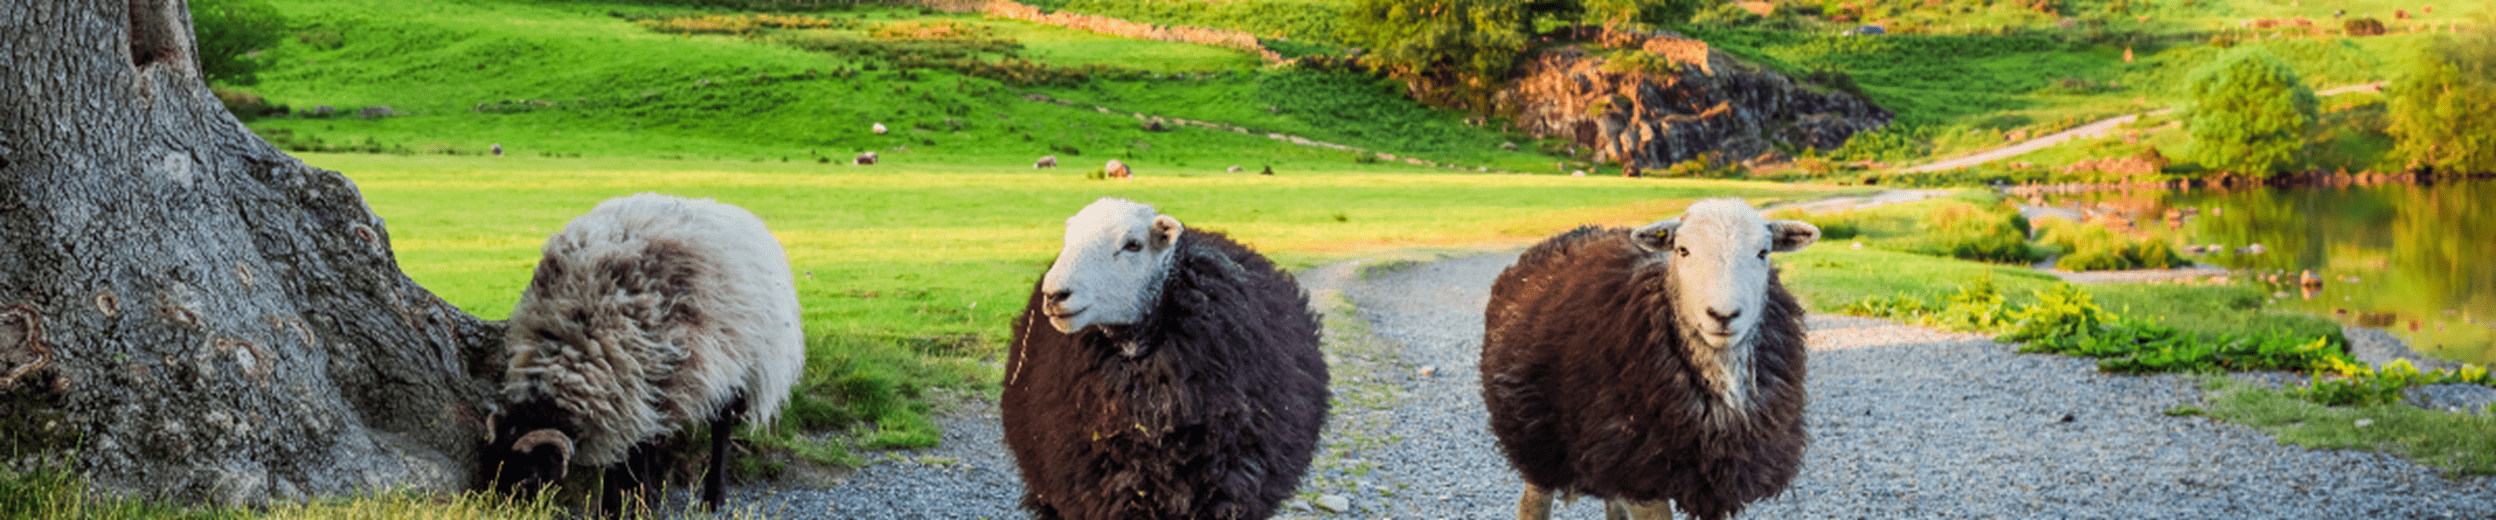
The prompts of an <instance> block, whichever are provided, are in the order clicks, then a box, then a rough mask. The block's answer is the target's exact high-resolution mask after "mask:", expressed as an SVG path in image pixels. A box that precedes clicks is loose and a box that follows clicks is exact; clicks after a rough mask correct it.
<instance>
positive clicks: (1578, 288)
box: [1481, 227, 1809, 519]
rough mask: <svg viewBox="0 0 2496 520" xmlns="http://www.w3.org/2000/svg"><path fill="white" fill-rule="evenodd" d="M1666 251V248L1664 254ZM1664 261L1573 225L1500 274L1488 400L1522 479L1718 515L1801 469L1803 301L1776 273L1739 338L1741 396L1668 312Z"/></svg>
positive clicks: (1623, 234)
mask: <svg viewBox="0 0 2496 520" xmlns="http://www.w3.org/2000/svg"><path fill="white" fill-rule="evenodd" d="M1666 250H1667V251H1669V250H1670V249H1669V248H1667V249H1666ZM1669 266H1670V263H1669V262H1668V261H1664V260H1662V259H1657V258H1651V257H1650V256H1649V254H1648V253H1645V252H1643V251H1641V250H1640V249H1639V248H1638V246H1636V245H1635V244H1634V243H1633V242H1632V239H1631V237H1630V230H1628V229H1622V228H1613V229H1598V228H1593V227H1586V228H1579V229H1577V230H1575V231H1571V232H1569V233H1566V234H1563V235H1561V236H1558V237H1554V238H1552V239H1550V240H1547V241H1544V242H1543V243H1541V244H1538V245H1536V246H1534V248H1532V249H1530V250H1528V251H1526V253H1525V254H1524V255H1523V257H1521V258H1520V259H1518V261H1517V264H1516V265H1515V266H1512V267H1510V268H1508V270H1507V271H1506V272H1503V273H1500V276H1499V279H1498V281H1497V282H1495V284H1494V285H1493V286H1492V289H1491V301H1490V306H1489V308H1488V309H1487V311H1486V313H1485V317H1484V319H1485V322H1486V328H1487V331H1486V336H1485V337H1484V339H1483V346H1482V365H1481V367H1482V382H1483V388H1482V400H1483V401H1484V402H1485V404H1487V405H1488V406H1489V408H1490V412H1491V431H1492V433H1494V434H1496V435H1497V436H1498V438H1499V444H1500V449H1501V451H1503V452H1505V453H1506V454H1507V456H1508V460H1509V464H1510V465H1512V466H1514V467H1515V468H1516V469H1517V471H1518V473H1520V474H1522V476H1523V477H1524V478H1525V480H1526V482H1528V483H1531V484H1534V485H1537V486H1542V487H1544V488H1546V489H1549V490H1552V491H1555V492H1561V493H1575V494H1583V495H1591V496H1595V497H1601V498H1605V499H1614V500H1626V501H1630V502H1640V503H1656V502H1659V501H1663V500H1671V501H1673V503H1674V504H1675V505H1677V506H1679V507H1680V508H1681V510H1682V511H1683V512H1684V513H1686V514H1688V515H1690V516H1691V517H1693V518H1701V519H1713V518H1725V517H1728V516H1731V515H1733V514H1734V513H1736V512H1739V511H1741V509H1742V507H1743V506H1744V505H1745V504H1747V503H1749V502H1751V501H1754V500H1758V499H1761V498H1765V497H1769V496H1773V495H1776V494H1777V493H1779V492H1782V491H1784V489H1785V486H1786V484H1787V483H1788V482H1790V481H1792V480H1793V478H1794V475H1795V474H1796V472H1797V471H1799V470H1800V469H1801V465H1802V455H1803V446H1804V442H1805V440H1806V439H1805V434H1804V431H1803V406H1804V404H1805V403H1806V402H1807V401H1808V400H1809V397H1808V396H1807V395H1806V394H1805V393H1804V387H1803V378H1804V375H1805V373H1804V372H1805V367H1804V361H1805V359H1804V356H1805V355H1804V348H1803V347H1804V345H1803V339H1804V337H1803V309H1802V306H1801V305H1800V304H1799V303H1796V302H1795V300H1794V296H1793V295H1792V294H1789V293H1787V292H1786V290H1785V287H1784V285H1783V284H1782V283H1780V282H1778V281H1777V280H1776V276H1775V274H1774V273H1773V272H1771V273H1770V275H1769V284H1768V287H1767V288H1766V290H1767V291H1768V294H1767V300H1766V302H1765V303H1764V304H1763V305H1762V307H1763V311H1764V314H1763V315H1762V316H1761V317H1760V318H1761V321H1760V322H1759V325H1758V329H1757V331H1756V332H1755V333H1754V335H1753V336H1752V337H1751V339H1750V340H1749V344H1750V348H1752V349H1753V351H1752V353H1751V356H1750V361H1749V370H1748V372H1749V374H1748V375H1749V377H1751V378H1752V383H1753V384H1751V385H1746V386H1747V387H1748V392H1749V394H1750V395H1749V399H1748V401H1749V406H1747V407H1742V406H1735V405H1733V404H1732V403H1728V402H1727V401H1728V400H1726V399H1724V398H1723V397H1722V396H1719V395H1716V394H1715V393H1714V392H1711V391H1710V390H1709V385H1708V384H1707V383H1706V382H1705V381H1704V379H1705V377H1706V372H1708V371H1709V370H1710V368H1711V367H1712V366H1714V365H1715V362H1714V361H1713V360H1710V359H1705V357H1706V356H1710V355H1712V353H1709V352H1708V351H1707V350H1706V349H1703V348H1700V347H1698V346H1697V344H1698V343H1699V341H1698V339H1697V338H1696V337H1695V336H1694V334H1695V332H1694V330H1695V327H1693V326H1692V325H1691V324H1686V323H1681V322H1680V321H1679V320H1676V319H1675V316H1678V315H1681V313H1676V312H1673V308H1672V306H1673V305H1674V301H1675V299H1676V295H1677V293H1678V288H1676V287H1674V286H1673V284H1671V283H1670V282H1669V281H1668V280H1669V278H1670V277H1668V276H1666V269H1669Z"/></svg>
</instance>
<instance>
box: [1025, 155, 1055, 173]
mask: <svg viewBox="0 0 2496 520" xmlns="http://www.w3.org/2000/svg"><path fill="white" fill-rule="evenodd" d="M1056 167H1057V156H1055V155H1048V156H1042V157H1040V161H1039V162H1035V163H1031V169H1034V170H1037V169H1041V168H1056Z"/></svg>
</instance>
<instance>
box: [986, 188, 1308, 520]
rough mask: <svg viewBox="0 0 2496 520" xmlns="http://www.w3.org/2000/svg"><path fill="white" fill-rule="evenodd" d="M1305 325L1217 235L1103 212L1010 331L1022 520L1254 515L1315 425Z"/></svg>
mask: <svg viewBox="0 0 2496 520" xmlns="http://www.w3.org/2000/svg"><path fill="white" fill-rule="evenodd" d="M1317 345H1318V322H1317V316H1316V315H1315V314H1314V313H1312V312H1310V311H1309V305H1308V295H1307V294H1306V293H1303V292H1301V290H1300V287H1299V285H1298V284H1296V283H1294V282H1293V281H1292V276H1291V274H1290V273H1286V272H1284V271H1283V270H1282V269H1280V268H1277V267H1275V266H1274V264H1273V263H1272V262H1269V261H1267V260H1266V258H1265V257H1264V256H1262V255H1258V254H1257V253H1256V252H1254V251H1250V250H1248V248H1246V247H1243V246H1240V245H1239V244H1238V243H1236V242H1232V241H1231V240H1230V239H1229V238H1228V237H1225V236H1223V235H1222V234H1221V233H1215V232H1210V231H1204V230H1198V229H1188V228H1186V227H1185V226H1182V225H1181V224H1179V221H1178V219H1175V218H1171V217H1170V216H1168V215H1161V214H1158V213H1157V212H1155V211H1154V210H1153V208H1152V207H1151V206H1146V205H1143V204H1137V203H1134V202H1129V201H1125V200H1119V199H1113V198H1104V199H1101V200H1099V201H1097V202H1094V203H1092V204H1091V205H1090V206H1086V207H1084V208H1083V211H1081V212H1079V213H1076V214H1075V216H1074V217H1073V218H1069V219H1067V220H1066V243H1065V248H1064V249H1063V250H1062V251H1061V252H1059V254H1058V257H1057V261H1056V262H1054V263H1053V264H1052V265H1050V267H1049V270H1048V272H1047V274H1045V275H1044V276H1042V277H1041V279H1040V281H1039V283H1038V284H1037V286H1036V287H1033V290H1032V292H1031V297H1030V299H1029V301H1028V302H1027V303H1026V304H1025V307H1024V308H1023V313H1022V316H1021V317H1020V318H1018V319H1017V320H1015V323H1014V343H1012V344H1011V347H1010V349H1009V350H1008V352H1007V353H1006V359H1007V361H1006V367H1005V371H1006V379H1005V391H1004V395H1003V398H1002V402H1001V403H999V405H1000V407H1001V408H1002V409H1003V410H1004V413H1005V417H1004V422H1005V443H1006V446H1007V447H1008V448H1010V449H1011V450H1012V451H1013V453H1014V459H1015V462H1016V464H1018V465H1019V467H1020V468H1021V469H1022V475H1023V485H1024V492H1023V501H1022V506H1023V508H1025V509H1027V510H1030V511H1031V513H1032V516H1033V517H1034V518H1041V519H1053V518H1080V519H1095V518H1097V519H1109V518H1118V519H1125V518H1222V519H1256V518H1265V517H1267V516H1270V515H1272V514H1273V513H1274V509H1275V506H1276V505H1277V504H1279V503H1281V502H1282V501H1283V500H1284V499H1286V498H1289V497H1290V496H1291V494H1292V491H1293V490H1294V489H1297V488H1298V487H1299V484H1300V477H1301V474H1302V473H1303V472H1305V471H1307V469H1308V465H1309V459H1310V457H1311V456H1312V455H1315V454H1316V450H1317V436H1318V431H1319V430H1320V429H1321V428H1323V427H1324V426H1325V423H1326V410H1327V396H1328V392H1327V390H1326V382H1327V375H1326V362H1325V359H1324V355H1323V354H1322V353H1320V352H1319V351H1318V348H1317Z"/></svg>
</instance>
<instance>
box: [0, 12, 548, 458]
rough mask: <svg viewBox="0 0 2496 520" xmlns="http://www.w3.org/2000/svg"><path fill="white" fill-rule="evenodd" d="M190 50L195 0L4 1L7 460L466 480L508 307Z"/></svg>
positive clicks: (0, 76)
mask: <svg viewBox="0 0 2496 520" xmlns="http://www.w3.org/2000/svg"><path fill="white" fill-rule="evenodd" d="M195 48H196V40H195V39H194V38H193V37H192V33H191V30H190V15H189V9H188V6H187V2H186V1H185V0H0V443H6V444H8V445H7V446H0V456H6V457H15V458H18V459H19V460H23V459H24V458H25V457H30V456H38V455H47V454H48V455H52V456H61V455H66V454H74V456H75V459H74V460H75V464H76V468H77V469H78V470H80V471H82V472H84V473H86V474H87V475H88V476H89V477H90V478H92V479H93V481H94V483H95V484H96V485H97V486H98V487H99V488H101V489H103V490H108V491H111V492H116V493H128V494H139V495H147V496H161V497H171V498H175V499H180V500H188V501H208V502H215V503H223V504H254V503H261V502H265V501H269V500H280V499H292V498H298V497H303V496H309V495H332V494H343V493H354V492H360V491H367V490H372V489H377V488H404V487H416V488H425V489H458V488H463V487H467V486H469V485H472V484H474V483H475V481H476V475H475V473H476V470H475V468H474V461H475V459H476V457H475V455H474V452H475V449H476V445H477V444H478V443H479V437H480V436H481V435H482V434H483V431H484V430H483V425H482V423H481V420H480V418H481V414H483V413H484V412H485V410H486V409H487V408H486V407H487V406H489V403H490V402H491V385H492V381H493V380H495V379H497V378H498V376H497V375H496V374H495V373H494V372H496V371H495V370H493V369H492V367H494V366H496V363H495V360H494V359H493V358H494V356H496V355H497V354H498V353H499V352H501V350H502V346H501V339H500V338H501V331H500V328H501V324H500V323H495V322H486V321H482V320H479V319H477V318H476V317H474V316H470V315H468V314H466V313H463V312H460V311H459V310H458V309H456V308H454V307H452V306H451V305H449V304H446V303H443V302H442V300H441V299H439V298H436V297H435V296H434V295H433V294H432V293H431V292H428V291H426V290H425V289H424V288H423V287H418V286H417V285H416V284H415V283H414V282H412V281H409V280H408V278H407V276H406V275H404V274H402V273H401V272H400V271H399V268H398V264H397V262H396V261H395V260H394V259H393V256H392V254H391V249H390V233H389V231H388V228H387V227H385V226H384V225H383V224H382V220H381V218H380V217H378V216H375V215H374V214H373V212H372V209H371V208H370V207H369V206H367V205H366V204H365V203H364V200H363V198H362V197H361V195H359V194H358V193H357V191H356V188H355V183H354V182H353V181H351V180H349V179H347V178H346V177H345V176H342V175H340V174H338V173H337V172H332V171H327V170H322V169H318V168H313V167H310V166H306V165H304V164H303V163H302V162H301V161H298V160H295V159H294V158H292V157H289V156H287V155H286V154H284V153H282V152H280V151H278V150H277V149H276V148H273V147H271V146H270V145H269V144H268V143H267V142H264V141H262V140H261V139H260V138H258V137H257V136H254V135H252V133H251V132H250V131H249V130H248V129H246V128H244V127H243V125H242V124H241V123H240V122H239V121H236V120H235V118H234V116H233V115H231V114H228V113H227V112H226V111H225V109H224V107H223V106H222V105H219V104H218V102H217V100H216V98H215V97H213V96H212V95H210V94H209V92H208V89H207V86H206V85H205V84H204V83H203V82H202V81H201V79H200V78H201V76H200V72H199V66H198V63H199V62H198V60H197V59H196V58H195V57H194V56H193V55H192V51H193V49H195Z"/></svg>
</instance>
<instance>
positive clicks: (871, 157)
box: [849, 152, 876, 166]
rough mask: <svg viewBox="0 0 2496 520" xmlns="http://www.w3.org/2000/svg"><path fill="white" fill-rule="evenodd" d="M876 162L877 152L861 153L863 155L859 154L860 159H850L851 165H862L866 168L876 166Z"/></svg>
mask: <svg viewBox="0 0 2496 520" xmlns="http://www.w3.org/2000/svg"><path fill="white" fill-rule="evenodd" d="M875 161H876V156H875V152H861V153H859V154H858V158H856V159H850V160H849V163H850V164H855V165H860V166H866V165H872V164H875Z"/></svg>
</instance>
